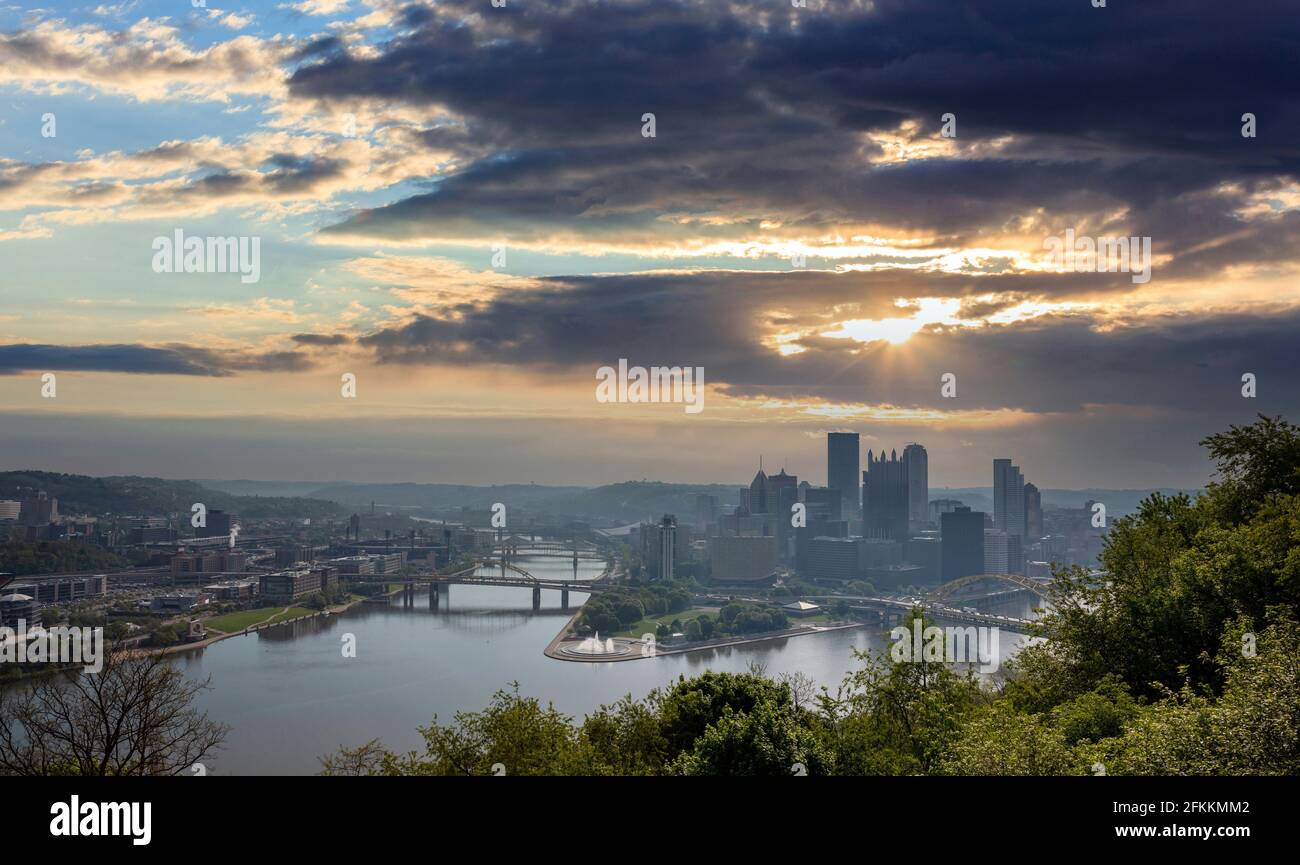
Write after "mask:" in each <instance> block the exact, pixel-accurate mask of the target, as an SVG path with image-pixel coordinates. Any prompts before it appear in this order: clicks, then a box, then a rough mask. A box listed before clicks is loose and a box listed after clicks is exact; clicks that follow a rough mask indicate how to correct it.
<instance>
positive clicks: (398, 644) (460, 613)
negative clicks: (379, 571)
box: [177, 559, 1032, 774]
mask: <svg viewBox="0 0 1300 865" xmlns="http://www.w3.org/2000/svg"><path fill="white" fill-rule="evenodd" d="M521 564H522V566H523V567H525V568H526V569H527V570H529V571H530V572H532V573H533V574H534V575H536V576H538V577H541V578H560V577H571V576H572V573H573V565H572V562H571V561H569V562H564V561H563V560H558V559H532V560H529V561H527V563H526V564H524V563H522V562H521ZM602 567H603V565H602V564H601V563H599V562H580V563H579V565H578V568H579V575H580V576H585V577H588V578H590V577H593V576H595V575H596V574H597V573H599V572H600V570H601V568H602ZM444 591H445V592H446V594H444V595H443V597H442V599H441V603H440V605H439V608H438V609H436V610H432V609H430V608H429V596H428V591H427V590H421V591H419V592H418V593H417V594H416V597H415V603H414V605H413V606H410V607H404V606H403V605H402V602H401V599H400V597H399V598H395V599H393V602H392V603H391V604H389V605H378V604H358V605H357V606H355V607H353V608H352V609H351V610H349V611H348V612H347V613H345V614H343V615H340V616H330V617H328V618H319V619H312V620H308V621H304V622H295V623H292V624H289V625H285V626H283V627H280V628H273V629H269V630H266V631H259V632H257V633H255V634H250V635H247V636H241V637H234V638H232V639H229V640H224V641H222V642H220V643H217V644H215V645H213V646H210V647H208V648H206V649H202V650H197V651H194V652H191V653H188V654H184V655H180V656H178V659H177V663H178V664H180V665H181V666H182V667H183V669H185V671H186V673H187V674H189V675H191V676H196V677H205V676H210V677H211V684H212V690H210V691H208V692H207V693H205V694H204V695H203V696H202V698H201V705H202V708H204V709H205V710H206V711H207V712H208V713H209V715H210V716H211V717H212V718H213V719H215V720H218V721H223V722H225V723H228V724H230V725H231V726H232V730H231V733H230V736H229V737H228V739H227V742H226V748H225V750H224V751H222V752H221V753H220V754H219V755H218V756H217V758H216V759H214V760H211V761H209V763H208V768H209V771H210V772H212V773H213V774H304V773H312V772H316V771H318V770H319V764H318V762H317V758H318V757H320V756H321V755H323V754H326V753H329V752H331V751H333V750H335V749H336V748H338V747H339V746H341V745H348V746H353V745H359V744H362V743H364V742H367V741H369V740H371V739H376V738H378V739H382V740H383V742H384V744H386V745H387V746H388V747H390V748H393V749H396V750H410V749H416V748H419V747H420V746H421V744H422V743H421V739H420V737H419V734H418V733H417V731H416V727H417V726H420V725H427V724H428V723H429V722H430V721H431V720H432V719H433V717H434V716H435V715H436V716H438V718H439V719H441V720H444V721H447V720H450V719H451V717H452V715H453V714H454V713H455V712H456V711H463V710H476V709H481V708H483V707H484V706H485V705H486V704H487V701H488V700H489V699H490V698H491V696H492V693H493V691H495V690H497V689H499V688H502V687H506V686H507V685H508V684H509V683H511V682H518V683H519V686H520V690H521V691H522V692H523V693H524V694H527V695H529V696H534V697H538V698H539V699H541V700H542V701H543V702H545V701H548V700H549V701H551V702H553V703H554V704H555V706H556V708H558V709H560V710H561V711H564V712H566V713H569V714H572V715H575V716H578V717H581V716H582V715H584V714H585V713H587V712H590V711H591V710H592V709H594V708H596V707H597V706H599V705H601V704H602V703H611V702H613V701H615V700H617V699H618V698H620V697H622V696H623V695H625V694H629V693H630V694H633V695H634V696H638V697H640V696H644V695H645V694H646V693H647V692H648V691H650V690H651V689H652V688H655V687H661V686H664V685H668V684H670V683H672V682H673V681H675V680H676V679H677V677H678V676H681V675H686V676H691V675H695V674H697V673H700V672H703V671H704V670H718V671H728V672H744V671H745V670H746V669H748V667H749V665H750V664H751V663H755V662H757V663H760V664H764V665H766V667H767V672H768V673H769V674H771V675H776V674H779V673H783V672H803V673H805V674H807V675H809V676H811V677H812V678H813V679H815V680H816V681H818V682H819V683H821V684H824V685H827V686H829V687H831V688H834V686H835V685H837V684H838V683H839V682H840V681H841V680H842V678H843V676H844V674H845V673H847V672H848V671H849V670H850V669H851V668H852V667H853V665H854V660H853V657H852V653H853V650H854V649H866V648H875V649H884V648H887V646H888V644H889V640H888V634H887V633H883V632H879V631H875V630H873V629H868V628H859V629H853V630H847V631H835V632H830V633H826V634H818V635H813V636H803V637H794V638H790V639H786V640H775V641H770V642H764V643H757V644H753V645H747V646H733V647H726V648H717V649H712V650H710V651H706V652H697V653H691V654H687V655H668V656H663V657H659V658H655V659H645V660H635V661H625V662H618V663H600V664H588V663H578V662H570V661H558V660H553V659H551V658H547V657H546V656H545V655H543V654H542V650H543V649H544V648H545V647H546V645H547V643H549V642H550V640H551V638H552V637H554V636H555V634H556V633H557V632H558V631H559V630H560V628H561V627H562V626H563V625H564V622H565V621H566V619H567V617H568V616H569V615H572V613H573V612H575V611H576V610H577V609H578V607H579V606H580V605H581V603H582V602H583V601H584V600H585V599H586V595H580V594H577V593H572V594H571V595H570V607H571V608H570V610H569V611H567V612H566V611H563V610H561V609H560V594H559V593H558V592H552V591H544V592H542V609H541V610H540V611H539V612H533V610H532V591H531V590H530V589H523V588H499V587H486V586H451V587H450V588H449V590H444ZM1030 600H1032V599H1030ZM1000 603H1002V602H1000ZM1005 603H1007V604H1009V605H1011V607H1012V608H1011V609H1009V610H1003V609H996V610H994V609H990V611H991V612H995V613H999V614H1002V615H1015V616H1023V615H1026V614H1027V612H1028V608H1029V606H1031V603H1029V602H1028V601H1026V599H1025V598H1024V597H1021V598H1020V599H1019V600H1018V601H1016V600H1014V599H1009V600H1007V601H1006V602H1005ZM1016 604H1018V605H1019V606H1015V605H1016ZM344 634H354V635H355V636H356V653H357V656H356V657H355V658H344V657H343V654H342V646H343V635H344ZM1021 640H1022V638H1021V637H1020V636H1019V635H1015V634H1011V633H1008V632H1003V634H1002V640H1001V647H1002V655H1003V657H1004V658H1005V657H1007V656H1008V655H1010V654H1012V653H1014V649H1015V646H1016V645H1017V644H1019V643H1020V642H1021Z"/></svg>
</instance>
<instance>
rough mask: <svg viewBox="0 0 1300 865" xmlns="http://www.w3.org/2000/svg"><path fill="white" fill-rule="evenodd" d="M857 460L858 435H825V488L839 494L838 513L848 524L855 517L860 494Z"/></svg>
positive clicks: (860, 497) (859, 504) (834, 433)
mask: <svg viewBox="0 0 1300 865" xmlns="http://www.w3.org/2000/svg"><path fill="white" fill-rule="evenodd" d="M861 465H862V463H861V462H860V458H859V450H858V434H857V433H842V432H833V433H827V434H826V486H828V487H830V488H831V489H833V490H836V491H838V492H839V494H840V499H841V507H840V513H841V514H842V515H843V518H844V519H846V520H848V521H849V522H853V520H854V519H855V518H856V517H857V514H858V508H859V507H860V506H861V499H862V494H861V491H860V489H859V487H858V472H859V471H860V466H861Z"/></svg>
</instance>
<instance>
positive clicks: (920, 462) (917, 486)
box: [903, 442, 930, 532]
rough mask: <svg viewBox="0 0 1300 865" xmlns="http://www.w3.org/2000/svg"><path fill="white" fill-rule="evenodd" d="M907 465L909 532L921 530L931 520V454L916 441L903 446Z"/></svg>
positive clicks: (904, 459)
mask: <svg viewBox="0 0 1300 865" xmlns="http://www.w3.org/2000/svg"><path fill="white" fill-rule="evenodd" d="M903 464H904V465H905V466H906V467H907V522H908V531H909V532H919V531H921V530H922V529H924V528H925V527H926V525H927V524H928V523H929V522H930V456H929V454H927V453H926V450H925V446H924V445H919V444H916V443H915V442H913V443H911V444H909V445H908V446H907V447H905V448H903Z"/></svg>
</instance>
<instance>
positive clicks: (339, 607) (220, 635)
mask: <svg viewBox="0 0 1300 865" xmlns="http://www.w3.org/2000/svg"><path fill="white" fill-rule="evenodd" d="M366 600H368V599H367V598H364V597H356V598H353V599H352V600H350V601H348V602H347V603H346V604H335V605H334V606H332V607H326V608H325V609H323V610H318V611H316V612H314V613H309V614H306V615H302V616H294V617H293V618H292V619H280V620H278V621H273V620H274V619H275V618H276V616H280V615H283V614H284V613H287V612H288V611H289V610H291V609H293V606H292V605H291V606H288V607H283V608H281V609H280V610H279V612H276V613H272V614H271V615H269V616H267V618H266V619H264V620H262V621H260V622H258V623H256V624H253V625H249V626H248V627H246V628H244V629H242V630H239V631H230V632H229V633H226V632H222V631H218V632H217V633H216V634H214V635H213V636H210V637H205V638H204V639H202V640H195V641H194V642H192V643H177V644H176V645H174V646H163V647H160V648H154V649H143V650H142V651H144V652H145V653H147V654H153V655H175V654H179V653H181V652H189V651H192V650H194V649H203V648H207V647H208V646H211V645H214V644H216V643H220V642H221V641H222V640H228V639H230V638H231V637H243V636H246V635H248V634H252V633H256V632H257V631H264V630H266V629H267V628H278V627H280V626H281V625H288V624H292V623H293V622H303V621H306V620H308V619H318V618H321V617H323V616H327V615H328V616H334V615H338V614H340V613H344V612H347V611H348V610H350V609H352V608H353V607H354V606H356V605H357V604H361V603H364V602H365V601H366ZM268 609H270V608H268Z"/></svg>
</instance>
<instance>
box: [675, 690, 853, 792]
mask: <svg viewBox="0 0 1300 865" xmlns="http://www.w3.org/2000/svg"><path fill="white" fill-rule="evenodd" d="M796 764H799V765H801V766H802V767H803V771H804V773H806V774H808V775H829V774H831V770H832V768H833V765H834V764H833V763H832V760H831V755H830V753H829V752H828V751H827V749H826V748H825V746H824V745H823V743H822V742H821V740H820V739H819V738H818V737H817V734H816V733H815V732H813V731H812V730H811V729H809V727H808V726H806V725H805V723H803V722H802V719H801V714H800V713H799V711H798V710H796V709H795V708H794V707H793V706H791V705H790V704H789V703H788V702H784V703H781V702H775V701H771V700H764V701H762V702H760V703H758V704H757V705H756V706H754V707H753V708H752V709H751V710H750V711H748V712H737V711H735V710H733V709H731V708H730V707H727V708H725V709H724V711H723V714H722V716H721V717H720V718H718V719H717V721H715V722H714V723H712V724H710V725H709V727H708V728H707V729H705V731H704V733H703V734H702V735H701V736H700V737H699V738H698V739H696V740H695V742H694V743H693V745H692V747H691V750H690V751H689V752H688V753H685V754H682V755H681V756H680V757H678V758H677V759H676V760H674V761H673V763H672V764H671V766H670V767H669V768H670V771H672V772H674V773H676V774H681V775H764V776H787V775H791V774H794V773H795V767H796Z"/></svg>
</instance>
